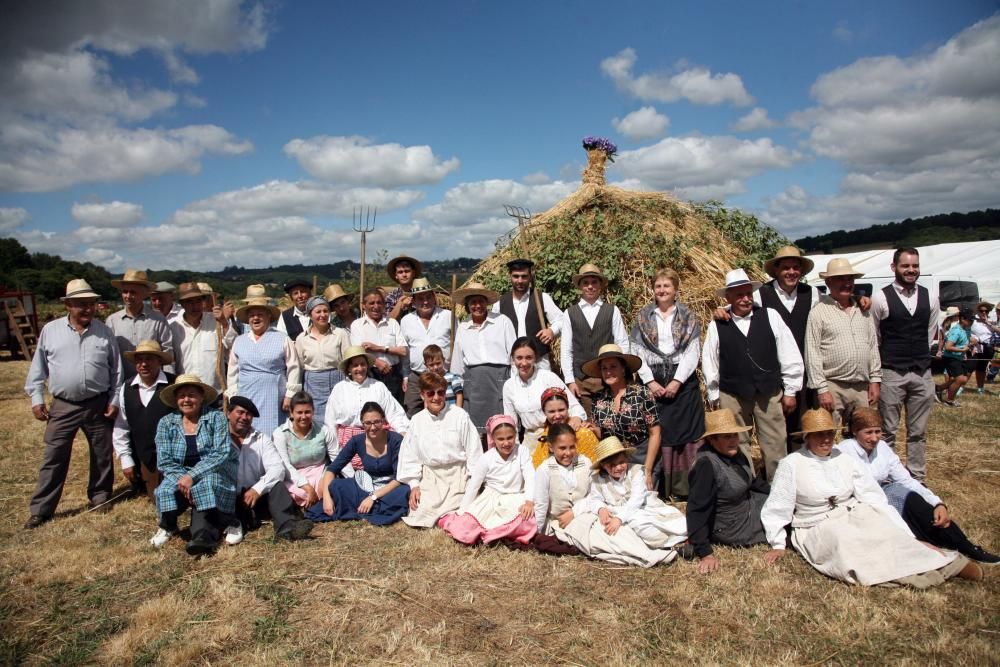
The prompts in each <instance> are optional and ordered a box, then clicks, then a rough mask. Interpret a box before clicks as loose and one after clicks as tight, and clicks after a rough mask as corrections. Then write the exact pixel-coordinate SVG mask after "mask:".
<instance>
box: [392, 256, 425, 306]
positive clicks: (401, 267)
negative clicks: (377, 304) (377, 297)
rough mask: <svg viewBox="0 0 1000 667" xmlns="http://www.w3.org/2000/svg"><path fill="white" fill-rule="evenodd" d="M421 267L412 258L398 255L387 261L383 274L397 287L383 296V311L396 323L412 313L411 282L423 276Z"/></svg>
mask: <svg viewBox="0 0 1000 667" xmlns="http://www.w3.org/2000/svg"><path fill="white" fill-rule="evenodd" d="M423 268H424V267H423V265H421V263H420V262H419V261H418V260H416V259H414V258H413V257H407V256H406V255H400V256H399V257H394V258H392V259H391V260H389V263H388V264H386V267H385V272H386V273H388V274H389V278H391V279H392V281H393V282H394V283H396V284H397V285H399V287H397V288H396V289H394V290H392V291H391V292H389V293H388V294H386V295H385V310H386V312H387V313H388V314H389V318H390V319H393V320H396V321H397V322H398V321H400V320H401V319H403V316H404V315H408V314H410V313H412V312H413V294H412V290H413V281H414V280H416V279H417V278H419V277H420V276H422V275H423Z"/></svg>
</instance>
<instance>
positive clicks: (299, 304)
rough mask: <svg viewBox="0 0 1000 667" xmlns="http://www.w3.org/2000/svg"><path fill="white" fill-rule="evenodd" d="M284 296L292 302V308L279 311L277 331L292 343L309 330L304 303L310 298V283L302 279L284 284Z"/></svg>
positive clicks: (307, 314) (295, 279)
mask: <svg viewBox="0 0 1000 667" xmlns="http://www.w3.org/2000/svg"><path fill="white" fill-rule="evenodd" d="M285 294H287V295H288V298H290V299H291V300H292V307H291V308H286V309H285V310H283V311H281V317H279V318H278V323H277V329H278V331H281V332H282V333H284V334H285V335H287V336H288V337H289V338H291V339H292V342H293V343H294V342H295V339H296V338H298V337H299V336H301V335H302V332H303V331H308V330H309V313H308V312H307V311H306V303H307V302H308V301H309V297H311V296H312V283H310V282H309V281H308V280H305V279H304V278H294V279H292V280H290V281H288V282H287V283H285Z"/></svg>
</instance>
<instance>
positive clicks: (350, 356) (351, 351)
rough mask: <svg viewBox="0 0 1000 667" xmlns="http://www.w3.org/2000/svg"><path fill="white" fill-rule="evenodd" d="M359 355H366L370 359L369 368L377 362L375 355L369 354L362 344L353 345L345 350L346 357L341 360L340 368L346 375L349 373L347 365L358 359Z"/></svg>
mask: <svg viewBox="0 0 1000 667" xmlns="http://www.w3.org/2000/svg"><path fill="white" fill-rule="evenodd" d="M358 357H364V358H365V359H367V360H368V368H371V367H372V365H373V364H374V363H375V356H374V355H371V354H368V352H366V351H365V348H363V347H361V346H360V345H352V346H350V347H349V348H347V349H346V350H345V351H344V358H343V359H342V360H341V361H340V370H341V372H343V374H344V375H347V367H348V366H349V365H350V363H351V361H353V360H354V359H357V358H358Z"/></svg>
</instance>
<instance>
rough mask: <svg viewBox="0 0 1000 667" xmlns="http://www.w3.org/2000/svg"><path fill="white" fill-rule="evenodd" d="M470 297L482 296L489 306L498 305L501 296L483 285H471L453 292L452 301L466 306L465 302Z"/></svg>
mask: <svg viewBox="0 0 1000 667" xmlns="http://www.w3.org/2000/svg"><path fill="white" fill-rule="evenodd" d="M470 296H481V297H483V298H485V299H486V303H487V304H493V303H496V301H497V299H499V298H500V295H499V294H497V293H496V292H494V291H493V290H491V289H487V288H486V285H484V284H482V283H469V284H468V285H466V286H465V287H463V288H462V289H457V290H455V291H454V292H452V295H451V300H452V302H453V303H461V304H464V303H465V300H466V299H468V298H469V297H470Z"/></svg>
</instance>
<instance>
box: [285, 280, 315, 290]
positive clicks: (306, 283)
mask: <svg viewBox="0 0 1000 667" xmlns="http://www.w3.org/2000/svg"><path fill="white" fill-rule="evenodd" d="M312 286H313V284H312V283H311V282H310V281H308V280H306V279H305V278H292V279H291V280H289V281H288V282H287V283H285V294H287V293H288V292H290V291H292V288H293V287H305V288H306V289H307V290H312Z"/></svg>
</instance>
